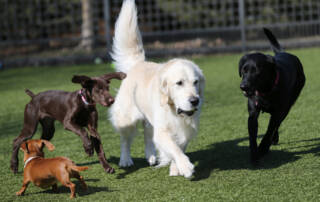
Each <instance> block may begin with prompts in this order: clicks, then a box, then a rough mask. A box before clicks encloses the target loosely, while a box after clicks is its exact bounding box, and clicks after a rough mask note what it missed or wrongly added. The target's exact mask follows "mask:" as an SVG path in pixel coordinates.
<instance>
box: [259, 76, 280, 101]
mask: <svg viewBox="0 0 320 202" xmlns="http://www.w3.org/2000/svg"><path fill="white" fill-rule="evenodd" d="M279 77H280V75H279V71H277V75H276V79H275V80H274V83H273V87H272V89H271V91H270V92H268V93H261V92H259V91H257V90H256V95H257V96H262V97H263V96H266V95H268V94H270V93H271V92H272V91H273V90H274V89H275V88H276V87H277V85H278V83H279Z"/></svg>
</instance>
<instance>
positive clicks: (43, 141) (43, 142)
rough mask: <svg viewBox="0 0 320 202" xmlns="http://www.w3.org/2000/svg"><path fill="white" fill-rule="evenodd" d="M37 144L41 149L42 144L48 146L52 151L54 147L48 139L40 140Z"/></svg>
mask: <svg viewBox="0 0 320 202" xmlns="http://www.w3.org/2000/svg"><path fill="white" fill-rule="evenodd" d="M39 143H40V145H39V148H40V149H41V150H42V149H43V147H44V146H46V147H47V148H48V150H49V151H53V150H54V149H55V147H54V145H53V144H52V143H51V142H49V141H48V140H41V141H40V142H39Z"/></svg>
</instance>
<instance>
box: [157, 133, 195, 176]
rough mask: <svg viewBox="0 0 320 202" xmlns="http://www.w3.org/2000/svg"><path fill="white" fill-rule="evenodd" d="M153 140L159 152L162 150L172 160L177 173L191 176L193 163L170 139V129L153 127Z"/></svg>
mask: <svg viewBox="0 0 320 202" xmlns="http://www.w3.org/2000/svg"><path fill="white" fill-rule="evenodd" d="M154 142H155V144H156V146H157V148H158V149H159V150H161V152H164V153H165V154H166V155H167V156H169V157H170V158H172V159H173V160H174V162H175V165H176V167H177V168H178V171H179V174H181V175H183V176H184V177H186V178H190V177H191V176H192V174H193V172H194V165H193V164H192V163H191V162H190V160H189V158H188V157H187V156H186V155H185V154H184V153H183V151H182V149H181V148H180V147H179V146H178V145H177V144H176V142H175V141H174V140H173V139H172V137H171V136H170V131H168V130H165V129H163V130H161V129H154Z"/></svg>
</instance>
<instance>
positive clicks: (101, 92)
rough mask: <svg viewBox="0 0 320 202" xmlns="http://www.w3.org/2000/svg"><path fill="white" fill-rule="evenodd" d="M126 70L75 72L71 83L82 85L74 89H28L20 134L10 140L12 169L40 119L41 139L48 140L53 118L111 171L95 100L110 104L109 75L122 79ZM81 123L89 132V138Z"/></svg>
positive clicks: (102, 103)
mask: <svg viewBox="0 0 320 202" xmlns="http://www.w3.org/2000/svg"><path fill="white" fill-rule="evenodd" d="M125 77H126V74H124V73H122V72H116V73H110V74H106V75H103V76H100V77H91V78H90V77H87V76H74V77H73V78H72V82H73V83H80V84H81V85H82V89H81V90H80V91H75V92H65V91H57V90H51V91H45V92H42V93H39V94H37V95H34V94H33V93H32V92H31V91H30V90H26V93H27V94H28V95H29V96H30V97H31V98H32V100H31V101H30V102H29V103H28V104H27V105H26V107H25V112H24V125H23V129H22V131H21V133H20V135H19V136H18V137H17V138H16V139H15V140H14V141H13V152H12V158H11V170H12V171H13V172H14V173H17V172H18V151H19V147H20V145H21V143H22V142H23V141H25V140H27V139H30V138H32V136H33V135H34V133H35V132H36V130H37V125H38V123H39V122H40V124H41V126H42V136H41V139H45V140H50V139H51V138H52V137H53V134H54V131H55V128H54V121H55V120H58V121H60V122H61V123H62V124H63V126H64V128H65V129H67V130H69V131H72V132H74V133H76V134H77V135H79V136H80V137H81V139H82V142H83V147H84V149H85V152H86V153H87V154H88V155H89V156H92V155H93V147H94V148H95V150H96V152H97V155H98V157H99V161H100V164H102V166H103V168H104V170H105V171H106V172H107V173H113V172H114V169H113V168H112V167H110V166H109V164H108V162H107V160H106V157H105V154H104V151H103V148H102V144H101V139H100V135H99V134H98V131H97V127H98V112H97V110H96V102H98V103H100V104H101V105H103V106H110V105H111V104H112V103H113V102H114V99H113V97H112V96H111V95H110V94H109V83H110V79H113V78H115V79H119V80H122V79H124V78H125ZM84 127H87V129H88V130H89V132H90V139H91V140H90V139H89V138H88V133H87V131H86V130H85V128H84Z"/></svg>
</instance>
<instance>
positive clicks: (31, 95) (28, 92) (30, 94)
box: [25, 89, 35, 98]
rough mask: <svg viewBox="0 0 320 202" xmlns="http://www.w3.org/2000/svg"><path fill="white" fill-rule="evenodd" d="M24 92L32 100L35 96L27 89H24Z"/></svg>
mask: <svg viewBox="0 0 320 202" xmlns="http://www.w3.org/2000/svg"><path fill="white" fill-rule="evenodd" d="M25 92H26V93H27V95H29V96H30V97H31V98H33V97H34V96H35V94H34V93H33V92H32V91H31V90H29V89H25Z"/></svg>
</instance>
